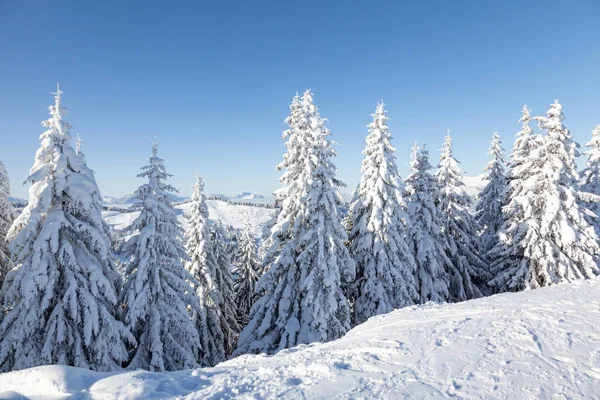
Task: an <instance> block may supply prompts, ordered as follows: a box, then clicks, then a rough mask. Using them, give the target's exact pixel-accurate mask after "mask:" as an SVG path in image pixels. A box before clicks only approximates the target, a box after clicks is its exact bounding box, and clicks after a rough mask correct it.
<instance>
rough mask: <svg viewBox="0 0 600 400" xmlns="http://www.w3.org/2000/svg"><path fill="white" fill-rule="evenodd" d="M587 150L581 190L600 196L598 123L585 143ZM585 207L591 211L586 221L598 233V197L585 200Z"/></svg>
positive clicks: (599, 135) (599, 134) (599, 130)
mask: <svg viewBox="0 0 600 400" xmlns="http://www.w3.org/2000/svg"><path fill="white" fill-rule="evenodd" d="M586 146H587V147H588V149H589V150H588V151H586V152H585V153H584V154H585V155H586V156H587V157H588V160H587V163H586V168H585V170H584V171H583V173H582V177H583V184H582V188H581V189H582V191H584V192H586V193H590V194H592V195H595V196H600V125H598V126H596V128H594V130H593V131H592V139H591V140H590V141H589V142H587V143H586ZM585 205H586V207H587V208H588V209H589V210H590V211H592V212H593V215H590V216H589V217H588V221H589V222H590V223H591V224H592V225H593V226H594V228H595V229H596V233H598V234H600V201H599V199H598V198H594V199H590V200H588V201H585Z"/></svg>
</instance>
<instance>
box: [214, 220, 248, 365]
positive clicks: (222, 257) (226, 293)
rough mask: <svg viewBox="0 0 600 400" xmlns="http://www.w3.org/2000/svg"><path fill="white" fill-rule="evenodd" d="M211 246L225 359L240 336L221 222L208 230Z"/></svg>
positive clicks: (233, 348)
mask: <svg viewBox="0 0 600 400" xmlns="http://www.w3.org/2000/svg"><path fill="white" fill-rule="evenodd" d="M210 239H211V246H212V250H213V254H214V258H215V285H216V287H217V290H218V291H219V293H220V294H221V297H222V301H221V302H220V304H219V308H220V311H221V330H222V331H223V336H224V338H223V339H224V346H225V354H226V356H227V357H229V356H230V355H231V353H233V350H235V347H236V344H237V339H238V336H239V334H240V330H241V329H240V326H239V324H238V316H237V307H236V304H235V291H234V289H233V277H232V276H231V270H232V266H231V261H230V259H229V253H228V251H227V247H226V243H225V230H224V229H223V225H222V224H221V221H215V222H214V223H213V224H212V226H211V229H210Z"/></svg>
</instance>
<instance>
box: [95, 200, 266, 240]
mask: <svg viewBox="0 0 600 400" xmlns="http://www.w3.org/2000/svg"><path fill="white" fill-rule="evenodd" d="M206 204H207V205H208V213H209V218H210V219H211V220H213V221H215V220H220V221H221V222H222V223H223V224H225V225H231V226H233V227H234V228H236V229H243V228H244V227H245V224H246V223H248V224H249V225H250V231H251V232H252V234H253V235H254V236H255V237H257V238H258V237H260V235H261V233H262V229H263V227H264V224H265V223H266V222H267V221H269V219H271V217H272V216H273V214H274V213H275V210H274V209H267V208H262V207H253V206H247V205H239V204H231V203H228V202H226V201H221V200H207V201H206ZM189 206H190V204H189V203H186V204H181V205H178V206H175V209H176V210H177V212H178V216H179V220H180V221H181V223H182V224H183V227H184V228H187V218H185V216H186V215H188V214H189ZM138 215H139V213H138V212H118V211H105V212H104V213H103V216H104V219H105V220H106V222H107V223H108V224H109V225H110V226H111V227H112V228H113V229H116V230H121V229H123V228H125V227H126V226H127V225H129V224H130V223H131V222H132V221H133V220H134V219H135V218H136V217H137V216H138Z"/></svg>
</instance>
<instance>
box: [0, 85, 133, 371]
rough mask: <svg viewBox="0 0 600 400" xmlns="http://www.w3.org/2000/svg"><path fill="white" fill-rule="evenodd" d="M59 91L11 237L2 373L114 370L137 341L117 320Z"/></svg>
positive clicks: (105, 252) (106, 260)
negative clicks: (51, 368) (40, 368)
mask: <svg viewBox="0 0 600 400" xmlns="http://www.w3.org/2000/svg"><path fill="white" fill-rule="evenodd" d="M61 94H62V92H61V91H60V90H57V92H56V93H55V103H54V105H53V106H51V107H49V110H50V115H51V118H50V119H48V120H46V121H44V122H43V123H42V124H43V126H45V127H46V128H47V131H46V132H44V133H43V134H42V135H41V136H40V139H41V147H40V149H39V150H38V151H37V154H36V158H35V163H34V165H33V167H32V168H31V173H30V176H29V177H28V178H27V181H29V182H31V183H32V186H31V187H30V189H29V204H28V205H27V207H26V208H25V209H24V210H23V212H22V213H21V215H20V216H19V217H18V218H17V220H16V221H15V223H14V224H13V226H12V228H11V231H10V232H9V235H8V236H9V238H11V244H10V250H11V253H12V254H13V256H14V259H13V261H14V264H15V265H16V268H15V269H13V270H12V271H11V272H10V274H9V277H8V279H7V281H6V283H5V285H4V287H3V301H4V305H5V306H6V307H7V308H8V313H7V315H6V316H5V318H4V321H3V322H2V324H1V325H0V338H2V339H1V342H0V371H3V372H5V371H10V370H17V369H22V368H29V367H33V366H37V365H43V364H66V365H72V366H76V367H81V368H89V369H92V370H96V371H112V370H116V369H119V368H120V367H121V365H122V363H124V362H126V361H127V359H128V353H127V345H128V344H131V345H133V344H134V343H135V340H134V338H133V336H132V335H131V333H130V332H129V330H128V329H127V328H126V327H125V326H124V325H123V324H122V323H121V322H120V321H119V320H118V319H117V316H118V306H117V300H118V293H117V288H116V287H115V284H114V283H115V276H116V273H115V270H114V265H113V263H112V261H111V257H110V246H109V238H108V235H107V231H106V229H105V227H106V226H105V224H104V223H103V221H102V216H101V208H100V206H99V204H100V199H101V198H102V197H101V195H100V191H99V190H98V187H97V185H96V182H95V179H94V175H93V172H92V171H91V170H90V169H89V168H87V166H86V165H85V163H84V162H83V161H82V159H81V158H80V157H78V156H77V155H76V154H75V151H74V150H73V148H72V147H71V145H70V143H71V134H70V133H69V130H70V129H71V126H70V125H69V123H67V122H66V121H65V120H64V119H63V118H64V116H65V113H66V110H65V108H64V107H62V106H61Z"/></svg>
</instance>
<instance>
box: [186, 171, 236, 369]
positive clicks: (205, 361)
mask: <svg viewBox="0 0 600 400" xmlns="http://www.w3.org/2000/svg"><path fill="white" fill-rule="evenodd" d="M188 220H189V227H188V230H187V231H186V235H185V237H186V238H187V242H186V248H187V252H188V254H189V258H190V259H189V261H188V262H187V264H186V269H187V270H188V271H189V272H190V273H191V274H192V276H193V277H194V278H195V281H196V283H195V289H196V295H197V296H198V301H199V303H200V308H199V309H198V310H196V311H194V312H193V313H192V318H193V320H194V322H195V323H196V328H197V329H198V332H199V334H200V344H201V351H200V353H201V354H200V360H199V361H200V365H201V366H205V367H206V366H210V367H212V366H214V365H216V364H218V363H220V362H222V361H225V359H226V354H225V337H224V335H223V330H222V329H221V312H220V304H222V303H223V295H222V294H221V292H219V290H218V288H217V286H216V283H215V280H216V274H217V273H216V268H217V265H216V260H215V256H214V252H213V249H212V243H211V240H210V226H209V220H208V207H207V206H206V196H205V195H204V182H203V181H202V178H201V177H200V176H197V177H196V182H195V184H194V186H193V192H192V198H191V202H190V215H189V217H188Z"/></svg>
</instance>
